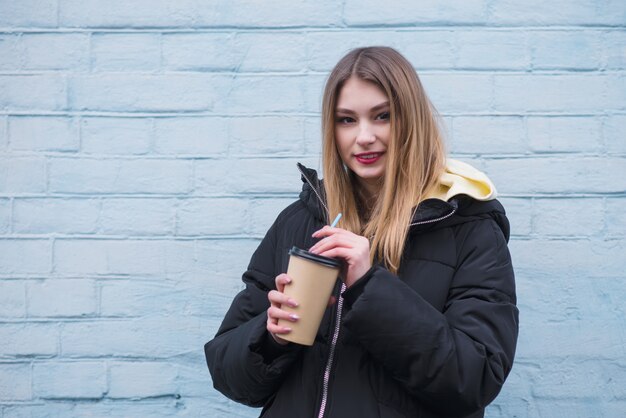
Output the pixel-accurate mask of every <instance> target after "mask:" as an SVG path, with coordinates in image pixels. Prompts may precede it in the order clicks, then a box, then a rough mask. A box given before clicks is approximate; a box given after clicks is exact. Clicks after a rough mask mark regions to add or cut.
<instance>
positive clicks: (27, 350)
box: [0, 323, 59, 357]
mask: <svg viewBox="0 0 626 418" xmlns="http://www.w3.org/2000/svg"><path fill="white" fill-rule="evenodd" d="M58 343H59V331H58V330H57V325H56V324H53V323H51V324H37V323H22V324H6V323H5V324H0V357H12V356H20V357H23V356H53V355H56V354H57V351H58V350H57V345H58Z"/></svg>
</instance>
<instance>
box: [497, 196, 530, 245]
mask: <svg viewBox="0 0 626 418" xmlns="http://www.w3.org/2000/svg"><path fill="white" fill-rule="evenodd" d="M496 187H497V185H496ZM498 200H499V201H500V202H501V203H502V205H503V206H504V210H505V211H506V216H507V218H508V219H509V223H510V224H511V235H529V234H530V233H531V225H532V202H531V201H530V199H517V198H511V197H499V198H498Z"/></svg>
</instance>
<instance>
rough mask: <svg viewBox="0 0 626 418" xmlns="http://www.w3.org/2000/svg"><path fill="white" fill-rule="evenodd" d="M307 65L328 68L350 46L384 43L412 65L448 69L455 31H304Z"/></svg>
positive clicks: (418, 67)
mask: <svg viewBox="0 0 626 418" xmlns="http://www.w3.org/2000/svg"><path fill="white" fill-rule="evenodd" d="M306 44H307V49H308V51H309V52H308V57H307V58H308V65H309V67H310V68H311V69H312V70H316V71H325V72H328V71H330V70H331V69H332V68H333V67H334V66H335V64H337V62H338V61H339V60H340V59H341V57H343V56H344V55H345V54H347V53H348V51H349V50H351V49H353V48H358V47H362V46H367V45H386V46H390V47H392V48H394V49H396V50H398V51H399V52H400V53H401V54H402V55H404V56H405V57H406V58H407V59H408V60H409V62H410V63H411V64H413V66H415V68H417V69H418V71H419V70H421V69H450V68H452V67H453V66H454V51H453V45H454V32H452V31H442V30H421V31H413V30H411V31H397V30H394V31H391V30H376V31H372V30H368V29H363V30H341V31H311V32H308V33H307V37H306Z"/></svg>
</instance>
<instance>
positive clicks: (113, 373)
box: [107, 361, 179, 399]
mask: <svg viewBox="0 0 626 418" xmlns="http://www.w3.org/2000/svg"><path fill="white" fill-rule="evenodd" d="M177 375H178V372H177V367H176V366H175V365H174V364H171V363H163V362H154V361H151V362H144V361H142V362H133V363H130V362H121V361H120V362H113V363H111V364H110V365H109V381H110V386H109V391H108V393H107V396H108V397H110V398H114V399H115V398H148V397H156V396H172V397H174V396H176V395H177V394H178V393H179V388H178V384H177V382H176V380H177Z"/></svg>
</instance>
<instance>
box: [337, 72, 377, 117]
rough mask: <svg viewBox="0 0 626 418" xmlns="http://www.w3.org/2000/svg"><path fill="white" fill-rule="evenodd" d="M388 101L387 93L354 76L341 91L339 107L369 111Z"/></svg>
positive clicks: (338, 100) (338, 98)
mask: <svg viewBox="0 0 626 418" xmlns="http://www.w3.org/2000/svg"><path fill="white" fill-rule="evenodd" d="M387 100H389V99H388V97H387V95H386V94H385V92H384V91H383V90H382V89H381V88H380V87H378V86H377V85H376V84H374V83H372V82H371V81H365V80H362V79H360V78H358V77H355V76H352V77H350V78H349V79H348V80H347V81H346V82H345V83H344V84H343V86H342V87H341V89H339V94H338V96H337V107H341V108H347V109H353V108H355V107H359V108H367V109H369V108H371V107H374V106H376V105H379V104H380V103H383V102H385V101H387Z"/></svg>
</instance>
